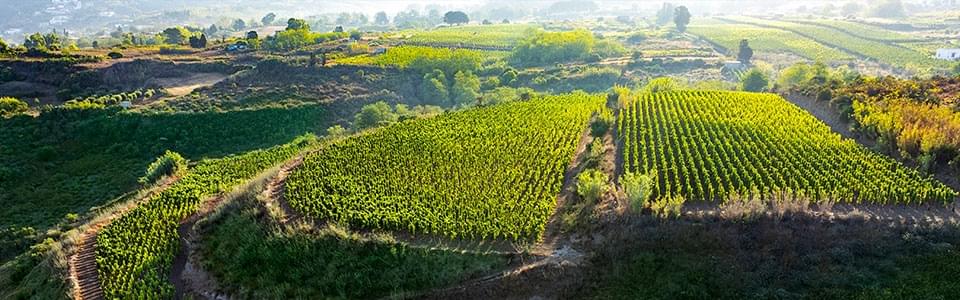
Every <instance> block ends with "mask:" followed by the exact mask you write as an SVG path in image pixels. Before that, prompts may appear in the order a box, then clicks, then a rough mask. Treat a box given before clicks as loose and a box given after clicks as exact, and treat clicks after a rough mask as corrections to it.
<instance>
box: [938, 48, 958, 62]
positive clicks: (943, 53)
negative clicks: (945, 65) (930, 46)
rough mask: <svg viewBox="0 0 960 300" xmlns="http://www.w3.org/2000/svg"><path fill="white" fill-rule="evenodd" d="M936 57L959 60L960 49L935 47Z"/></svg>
mask: <svg viewBox="0 0 960 300" xmlns="http://www.w3.org/2000/svg"><path fill="white" fill-rule="evenodd" d="M937 59H944V60H960V49H937Z"/></svg>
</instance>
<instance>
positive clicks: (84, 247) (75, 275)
mask: <svg viewBox="0 0 960 300" xmlns="http://www.w3.org/2000/svg"><path fill="white" fill-rule="evenodd" d="M177 180H179V178H172V177H171V178H167V179H166V180H165V181H164V182H163V183H161V184H160V185H159V186H157V187H154V188H152V189H151V190H150V191H149V192H148V193H147V194H146V195H143V196H142V197H139V198H138V200H136V202H135V203H132V204H130V205H125V206H123V207H120V208H119V209H118V210H116V211H114V212H111V213H110V215H109V216H107V217H103V218H99V219H98V220H95V221H94V222H93V223H90V224H88V225H87V229H86V230H85V231H84V232H83V233H81V234H80V238H79V239H78V242H77V244H76V245H75V246H74V249H75V251H74V252H73V254H72V255H70V257H69V260H68V261H69V264H68V268H69V272H68V273H69V276H70V282H72V283H73V298H74V299H82V300H88V299H103V290H102V289H101V287H100V274H99V273H98V271H97V234H98V233H99V232H100V230H101V229H103V227H106V226H107V225H108V224H110V222H112V221H113V220H115V219H116V218H119V217H120V216H123V215H125V214H126V213H127V212H129V211H130V210H133V209H134V208H136V207H137V206H139V204H140V203H142V202H143V201H146V200H147V199H150V197H151V196H153V195H154V194H156V193H158V192H160V191H163V190H165V189H166V188H167V187H169V186H170V185H172V184H173V183H175V182H176V181H177Z"/></svg>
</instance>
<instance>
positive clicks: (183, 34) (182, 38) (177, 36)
mask: <svg viewBox="0 0 960 300" xmlns="http://www.w3.org/2000/svg"><path fill="white" fill-rule="evenodd" d="M162 35H163V37H164V39H165V40H166V41H167V43H168V44H171V45H180V44H183V43H184V42H186V41H187V39H188V38H189V37H190V31H189V30H187V29H186V28H183V27H182V26H177V27H170V28H167V29H164V30H163V32H162Z"/></svg>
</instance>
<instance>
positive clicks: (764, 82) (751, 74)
mask: <svg viewBox="0 0 960 300" xmlns="http://www.w3.org/2000/svg"><path fill="white" fill-rule="evenodd" d="M769 85H770V80H769V79H768V78H767V75H766V74H763V72H761V71H760V70H758V69H756V68H753V69H750V71H747V73H746V74H743V78H742V79H740V88H741V89H742V90H744V91H748V92H762V91H765V90H766V89H767V87H768V86H769Z"/></svg>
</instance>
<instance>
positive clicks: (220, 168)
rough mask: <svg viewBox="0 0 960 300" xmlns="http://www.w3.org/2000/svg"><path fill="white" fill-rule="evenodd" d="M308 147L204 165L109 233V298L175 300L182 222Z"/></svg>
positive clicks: (104, 269) (105, 239)
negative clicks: (172, 275)
mask: <svg viewBox="0 0 960 300" xmlns="http://www.w3.org/2000/svg"><path fill="white" fill-rule="evenodd" d="M306 141H307V140H301V141H297V142H294V143H291V144H286V145H282V146H277V147H274V148H270V149H266V150H257V151H252V152H249V153H246V154H243V155H237V156H229V157H225V158H221V159H215V160H204V161H201V162H200V163H199V164H198V165H197V166H196V167H194V168H193V169H191V170H190V171H189V172H188V174H187V175H186V176H185V177H183V178H182V179H180V181H178V182H177V183H175V184H174V185H173V186H171V187H169V188H167V189H166V190H164V191H163V192H161V193H159V194H157V195H156V196H154V197H152V198H151V199H150V200H149V201H148V202H147V203H145V204H143V205H141V206H139V207H137V208H135V209H133V210H132V211H130V212H129V213H127V214H126V215H124V216H122V217H120V218H119V219H117V220H115V221H113V222H112V223H111V224H110V225H108V226H107V227H106V228H104V229H103V230H102V231H101V232H100V233H99V234H98V235H97V258H96V259H97V267H98V272H99V275H100V284H101V286H102V288H103V292H104V295H105V296H106V298H108V299H120V298H136V299H144V298H148V299H169V298H171V297H172V294H173V286H172V285H171V284H170V283H169V282H168V280H167V277H168V274H169V272H170V268H171V266H172V264H173V258H174V256H175V255H176V253H177V249H179V243H178V240H179V235H178V233H177V226H178V224H179V222H180V221H181V220H183V219H184V218H186V217H187V216H189V215H190V214H192V213H193V212H195V211H196V210H197V209H199V207H200V204H201V203H202V202H203V200H204V199H206V198H208V197H210V196H213V195H216V194H218V193H223V192H225V191H229V190H230V189H232V188H233V187H235V186H237V185H240V184H242V183H243V182H244V181H246V180H249V178H252V177H254V176H256V175H257V174H259V173H260V172H262V171H263V170H265V169H267V168H270V167H271V166H274V165H276V164H278V163H280V162H283V161H285V160H287V159H289V158H290V157H292V156H293V155H295V154H296V153H298V152H299V151H300V150H301V149H303V147H305V146H306V145H307V143H306Z"/></svg>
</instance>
